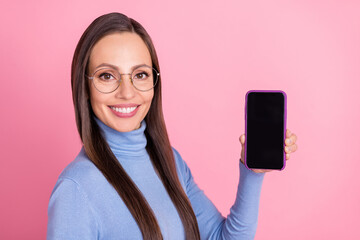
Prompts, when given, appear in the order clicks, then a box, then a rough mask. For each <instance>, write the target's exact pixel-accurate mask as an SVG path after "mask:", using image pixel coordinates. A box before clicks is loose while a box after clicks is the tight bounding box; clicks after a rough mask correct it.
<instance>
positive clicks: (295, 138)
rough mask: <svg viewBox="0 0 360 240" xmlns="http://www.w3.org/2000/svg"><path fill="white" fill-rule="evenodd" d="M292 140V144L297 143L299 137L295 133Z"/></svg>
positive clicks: (291, 137)
mask: <svg viewBox="0 0 360 240" xmlns="http://www.w3.org/2000/svg"><path fill="white" fill-rule="evenodd" d="M290 140H291V143H292V144H294V143H296V140H297V136H296V135H295V133H293V134H291V136H290Z"/></svg>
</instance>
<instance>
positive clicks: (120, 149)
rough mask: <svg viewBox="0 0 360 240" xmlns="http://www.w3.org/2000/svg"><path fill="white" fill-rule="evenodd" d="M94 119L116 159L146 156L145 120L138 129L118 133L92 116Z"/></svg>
mask: <svg viewBox="0 0 360 240" xmlns="http://www.w3.org/2000/svg"><path fill="white" fill-rule="evenodd" d="M94 118H95V121H96V123H97V124H98V125H99V127H100V129H101V131H102V134H103V137H104V138H105V140H106V141H107V143H108V145H109V147H110V149H111V151H112V152H113V153H114V154H115V156H116V157H119V156H143V155H145V154H147V151H146V149H145V147H146V144H147V140H146V136H145V129H146V122H145V120H143V121H142V122H141V123H140V127H139V128H138V129H135V130H132V131H130V132H119V131H117V130H115V129H113V128H111V127H109V126H107V125H106V124H104V123H103V122H102V121H101V120H100V119H98V118H97V117H96V116H94Z"/></svg>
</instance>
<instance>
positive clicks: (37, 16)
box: [0, 0, 360, 240]
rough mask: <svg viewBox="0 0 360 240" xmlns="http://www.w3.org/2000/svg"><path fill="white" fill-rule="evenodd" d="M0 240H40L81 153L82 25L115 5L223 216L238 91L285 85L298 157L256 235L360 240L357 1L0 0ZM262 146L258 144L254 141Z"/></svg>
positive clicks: (269, 177)
mask: <svg viewBox="0 0 360 240" xmlns="http://www.w3.org/2000/svg"><path fill="white" fill-rule="evenodd" d="M0 9H1V14H0V29H1V33H0V34H1V38H0V43H1V44H0V53H1V54H0V65H1V73H2V74H1V88H0V89H1V90H0V91H1V94H0V109H1V119H0V123H1V124H0V147H1V167H0V201H1V204H0V228H1V229H0V239H45V234H46V224H47V205H48V201H49V197H50V194H51V191H52V189H53V187H54V185H55V182H56V180H57V177H58V176H59V174H60V172H61V171H62V170H63V169H64V167H65V166H66V165H67V164H68V163H69V162H71V161H72V160H73V159H74V157H75V156H76V155H77V153H78V151H79V150H80V146H81V145H80V140H79V137H78V134H77V131H76V126H75V118H74V112H73V106H72V99H71V88H70V65H71V60H72V55H73V52H74V50H75V46H76V44H77V42H78V40H79V38H80V36H81V34H82V33H83V31H84V30H85V28H86V27H87V26H88V25H89V24H90V23H91V22H92V21H93V20H94V19H95V18H96V17H98V16H100V15H102V14H104V13H109V12H113V11H118V12H122V13H124V14H126V15H128V16H129V17H132V18H134V19H136V20H137V21H139V22H140V23H141V24H142V25H143V26H144V27H145V28H146V29H147V31H148V32H149V34H150V35H151V37H152V39H153V41H154V44H155V47H156V49H157V52H158V56H159V60H160V66H161V74H162V80H163V86H164V88H163V95H164V100H163V102H164V111H165V118H166V123H167V127H168V131H169V134H170V139H171V143H172V145H173V146H174V147H175V148H177V149H178V150H179V152H180V153H181V155H182V157H183V158H184V159H185V161H187V162H188V164H189V166H190V168H191V170H192V173H193V175H194V177H195V181H196V182H197V183H198V184H199V186H200V187H201V188H202V189H204V191H205V193H206V194H207V195H208V197H209V198H210V199H211V200H212V201H213V202H214V203H215V205H216V206H217V207H218V209H219V210H220V211H221V212H222V213H223V215H227V214H228V213H229V209H230V207H231V205H232V204H233V202H234V199H235V194H236V187H237V184H238V176H239V169H238V161H239V156H240V143H239V141H238V137H239V136H240V134H241V133H243V132H244V131H245V130H244V127H245V123H244V104H245V94H246V92H247V91H248V90H250V89H273V90H278V89H281V90H283V91H285V92H286V93H287V96H288V128H289V129H290V130H291V131H293V132H295V133H296V135H297V136H298V146H299V148H298V151H297V152H296V153H294V154H292V155H291V158H290V160H289V161H288V162H287V166H286V168H285V170H284V171H282V172H277V171H276V172H271V173H267V174H266V176H265V180H264V184H263V189H262V195H261V202H260V214H259V223H258V230H257V234H256V239H277V240H282V239H292V240H297V239H360V230H359V216H360V204H359V203H360V192H359V191H360V180H359V177H358V176H359V174H358V171H359V168H360V161H359V160H360V159H359V154H360V152H359V149H360V147H359V146H360V127H359V122H360V97H359V95H358V94H359V91H360V67H359V66H360V2H359V1H341V0H339V1H328V0H326V1H325V0H324V1H313V0H312V1H285V0H283V1H281V0H274V1H236V0H234V1H226V0H219V1H203V2H200V1H189V0H186V1H184V0H183V1H179V2H174V1H165V0H164V1H160V0H156V1H136V2H135V1H118V0H116V1H103V2H101V3H100V1H61V3H60V2H59V3H54V2H51V3H50V2H49V1H36V2H34V1H2V3H1V7H0ZM259 147H261V146H259Z"/></svg>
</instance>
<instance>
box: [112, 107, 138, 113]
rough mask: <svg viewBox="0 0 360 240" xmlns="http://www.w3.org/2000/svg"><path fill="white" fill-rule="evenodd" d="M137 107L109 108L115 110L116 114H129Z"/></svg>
mask: <svg viewBox="0 0 360 240" xmlns="http://www.w3.org/2000/svg"><path fill="white" fill-rule="evenodd" d="M136 108H137V107H128V108H117V107H111V109H112V110H115V111H117V112H121V113H131V112H132V111H134V110H135V109H136Z"/></svg>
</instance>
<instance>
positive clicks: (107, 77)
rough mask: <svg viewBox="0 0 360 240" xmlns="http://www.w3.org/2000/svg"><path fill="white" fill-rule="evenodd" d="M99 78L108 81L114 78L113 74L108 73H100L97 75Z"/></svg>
mask: <svg viewBox="0 0 360 240" xmlns="http://www.w3.org/2000/svg"><path fill="white" fill-rule="evenodd" d="M103 77H104V78H103ZM111 77H112V78H111ZM99 78H100V79H101V80H104V81H109V80H114V79H115V78H114V76H113V75H111V74H110V73H102V74H100V75H99Z"/></svg>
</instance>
